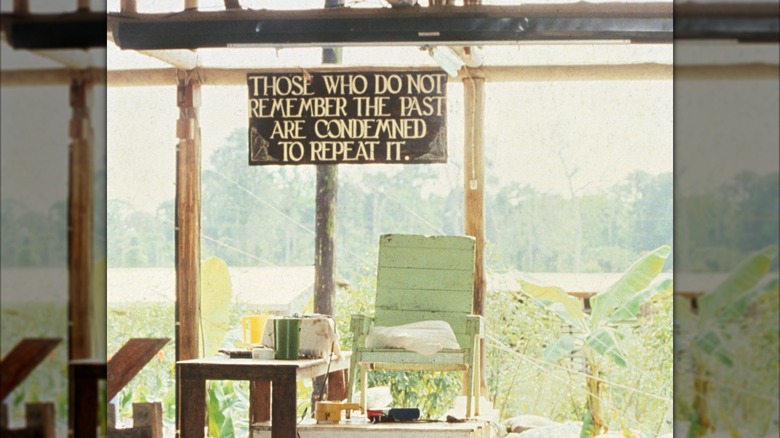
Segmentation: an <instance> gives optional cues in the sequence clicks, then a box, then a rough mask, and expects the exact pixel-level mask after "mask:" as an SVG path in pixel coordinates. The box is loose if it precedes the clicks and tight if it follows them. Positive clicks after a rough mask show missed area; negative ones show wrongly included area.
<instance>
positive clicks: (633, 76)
mask: <svg viewBox="0 0 780 438" xmlns="http://www.w3.org/2000/svg"><path fill="white" fill-rule="evenodd" d="M388 68H389V67H363V66H361V67H354V66H350V67H327V68H316V69H314V68H313V69H311V70H312V71H318V72H345V71H352V72H354V71H356V70H359V71H365V72H369V71H387V69H388ZM393 68H399V69H403V70H404V71H414V70H420V69H425V70H430V68H431V67H393ZM301 71H302V69H300V68H298V69H293V68H280V69H239V68H236V69H224V68H223V69H220V68H203V67H200V68H198V69H196V70H195V74H196V75H197V76H198V77H199V78H200V80H201V83H202V84H203V85H204V86H209V85H226V86H230V85H246V77H247V76H246V75H247V73H261V72H265V73H296V72H301ZM477 72H480V73H481V74H483V75H484V76H485V80H486V81H488V82H533V81H576V80H582V81H585V80H588V81H592V80H671V79H672V66H671V65H669V64H624V65H579V66H577V65H556V66H487V67H480V68H478V69H472V70H471V72H470V74H476V73H477ZM464 76H465V73H462V74H460V75H459V76H458V77H457V78H449V81H451V82H460V81H462V80H463V77H464ZM176 81H177V74H176V70H175V69H143V70H135V69H133V70H111V71H109V72H108V77H107V84H108V85H109V86H112V87H137V86H164V85H171V86H173V85H176V83H177V82H176Z"/></svg>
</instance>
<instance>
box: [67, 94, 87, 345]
mask: <svg viewBox="0 0 780 438" xmlns="http://www.w3.org/2000/svg"><path fill="white" fill-rule="evenodd" d="M91 101H92V83H91V81H89V80H82V79H74V80H73V81H72V82H71V85H70V106H71V110H72V117H71V120H70V138H71V144H70V163H69V165H70V168H69V180H68V307H69V323H70V331H69V337H68V357H69V358H70V360H74V359H87V358H89V357H92V346H91V343H92V342H91V339H92V335H91V323H92V315H91V309H90V299H89V295H90V284H91V280H92V210H93V202H92V136H93V134H92V125H91V123H90V118H89V105H90V103H91Z"/></svg>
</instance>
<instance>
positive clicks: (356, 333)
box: [349, 315, 374, 351]
mask: <svg viewBox="0 0 780 438" xmlns="http://www.w3.org/2000/svg"><path fill="white" fill-rule="evenodd" d="M373 325H374V318H372V317H370V316H366V315H352V321H351V322H350V325H349V328H350V331H351V332H352V351H358V350H359V349H361V348H363V347H364V346H365V345H366V336H368V332H369V331H370V330H371V326H373Z"/></svg>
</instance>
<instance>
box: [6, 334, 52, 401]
mask: <svg viewBox="0 0 780 438" xmlns="http://www.w3.org/2000/svg"><path fill="white" fill-rule="evenodd" d="M60 342H62V339H59V338H25V339H22V340H21V341H19V343H18V344H16V346H14V348H13V349H12V350H11V351H9V352H8V354H6V355H5V357H4V358H2V359H0V376H2V379H0V400H5V398H6V397H7V396H8V394H10V393H11V391H13V390H14V389H15V388H16V387H17V386H19V384H20V383H22V382H23V381H24V379H26V378H27V376H29V375H30V373H31V372H32V371H33V370H34V369H35V367H37V366H38V364H40V363H41V362H42V361H43V360H44V359H46V357H47V356H48V355H49V353H51V352H52V351H54V348H55V347H57V345H58V344H59V343H60Z"/></svg>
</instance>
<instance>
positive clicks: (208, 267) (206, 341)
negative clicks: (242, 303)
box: [200, 257, 233, 357]
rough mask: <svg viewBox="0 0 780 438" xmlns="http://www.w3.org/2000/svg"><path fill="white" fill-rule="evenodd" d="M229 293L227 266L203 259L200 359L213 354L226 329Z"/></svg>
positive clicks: (214, 259) (216, 259) (215, 260)
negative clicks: (201, 356)
mask: <svg viewBox="0 0 780 438" xmlns="http://www.w3.org/2000/svg"><path fill="white" fill-rule="evenodd" d="M232 294H233V289H232V286H231V283H230V274H229V273H228V268H227V264H226V263H225V262H224V261H223V260H222V259H220V258H219V257H209V258H207V259H206V260H204V261H203V266H202V267H201V284H200V322H201V333H202V336H203V338H202V339H201V342H202V343H201V346H202V351H201V353H202V355H203V356H204V357H210V356H214V355H215V354H217V351H218V350H219V348H220V347H221V346H222V342H223V341H224V340H225V334H226V333H227V331H228V330H230V303H231V301H232V300H231V297H232Z"/></svg>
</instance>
